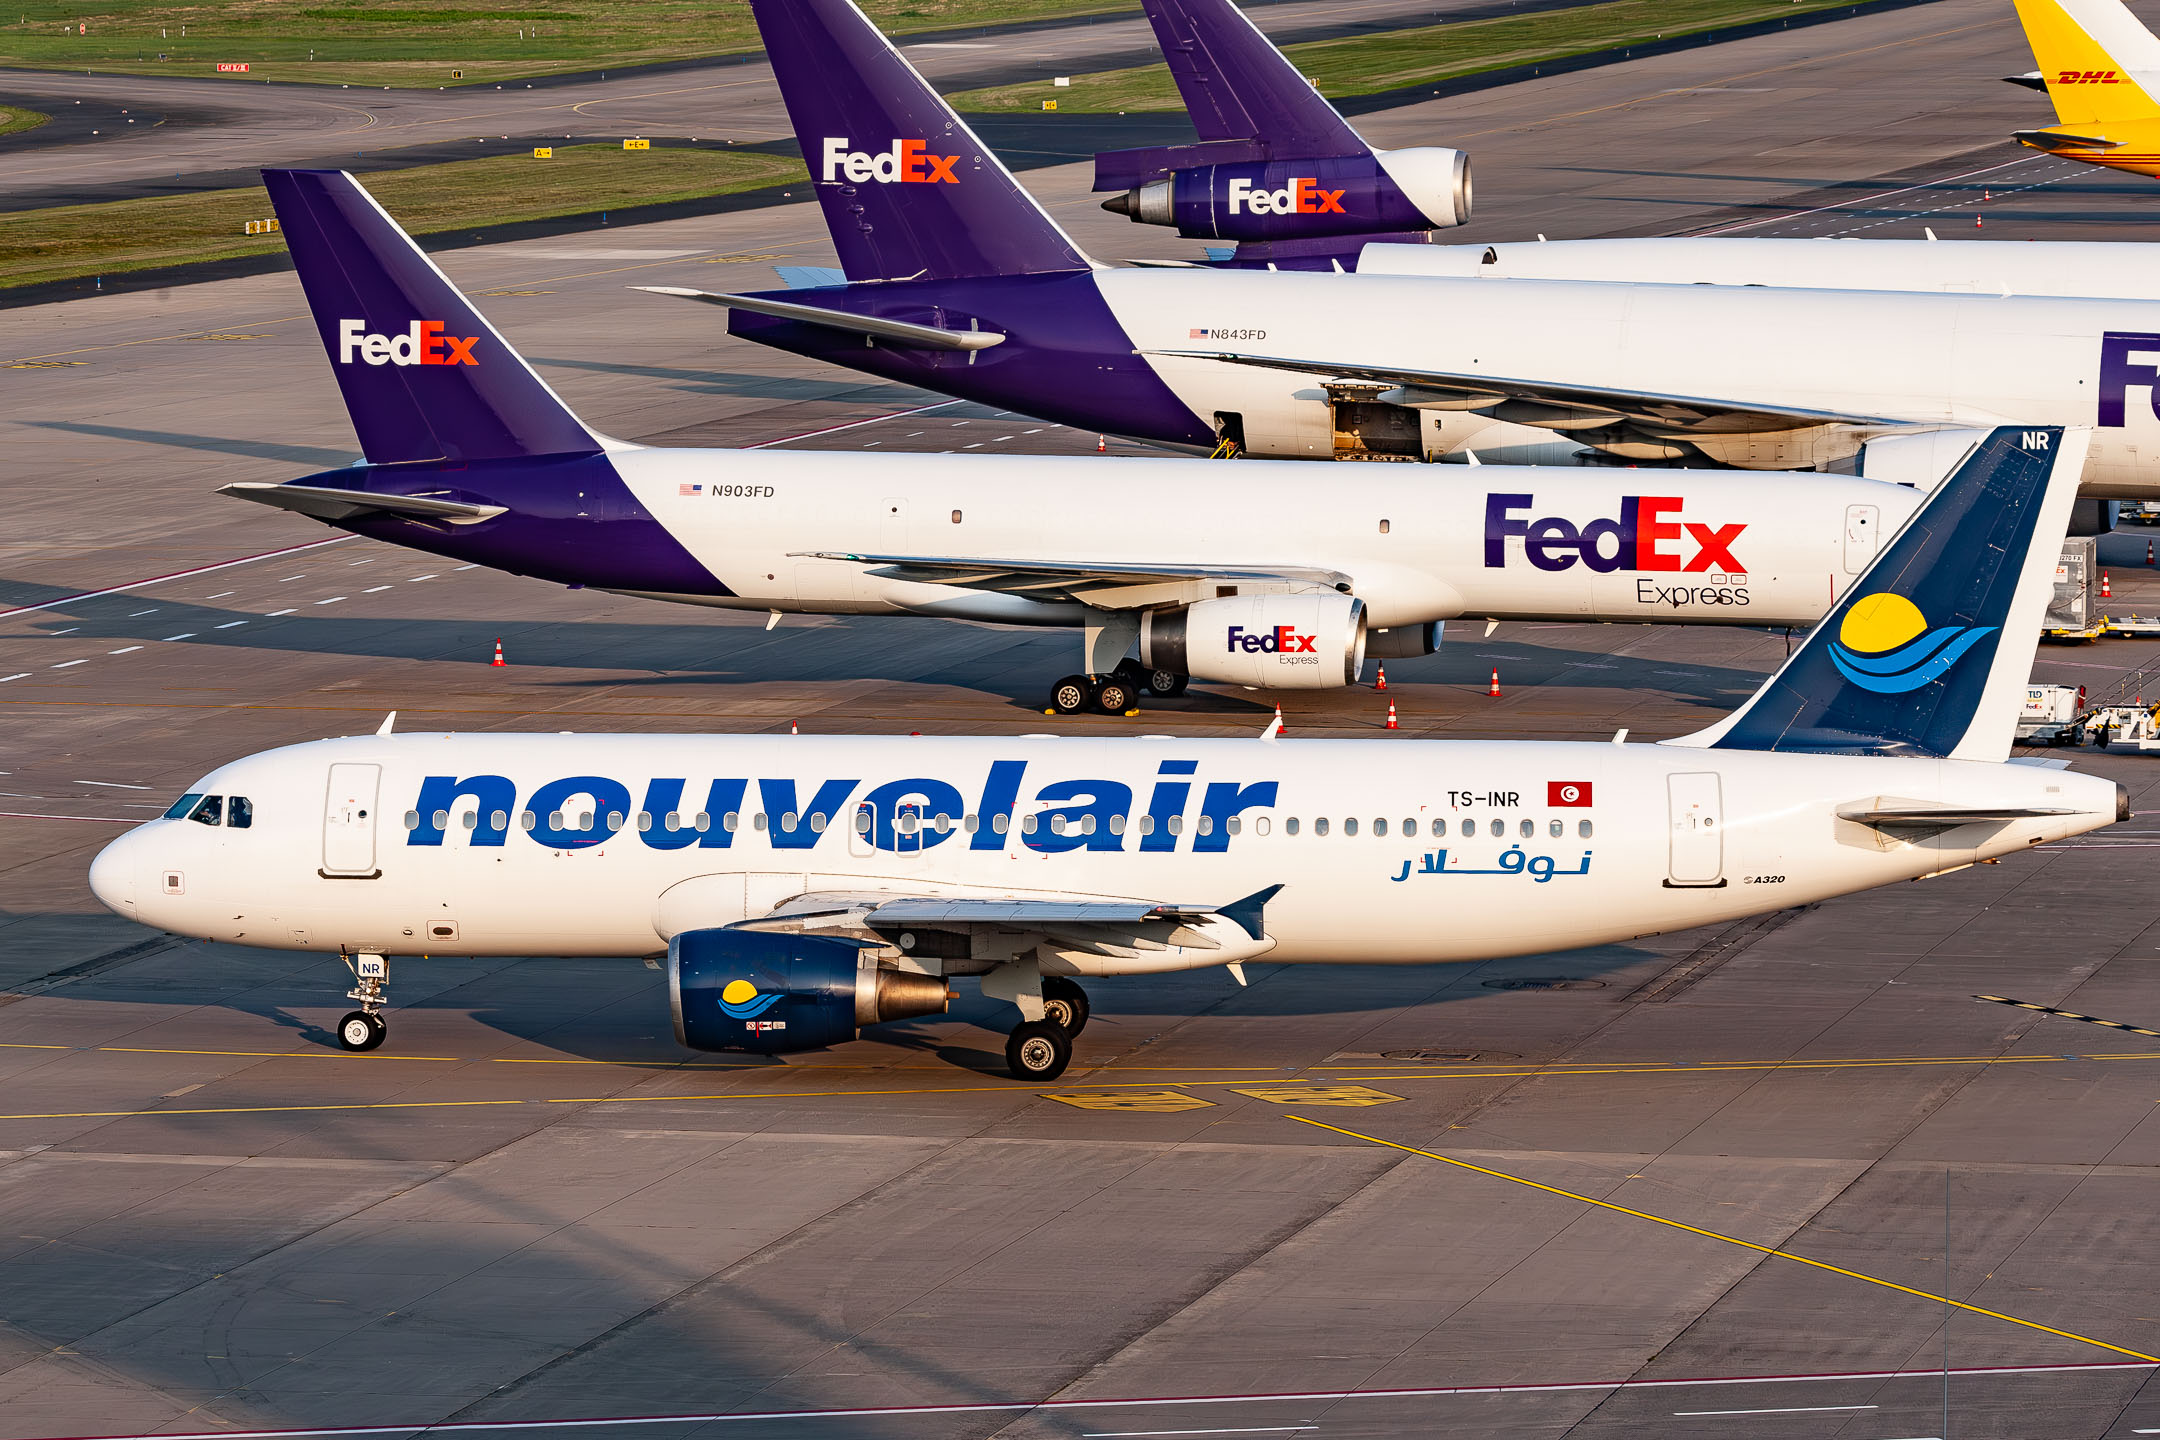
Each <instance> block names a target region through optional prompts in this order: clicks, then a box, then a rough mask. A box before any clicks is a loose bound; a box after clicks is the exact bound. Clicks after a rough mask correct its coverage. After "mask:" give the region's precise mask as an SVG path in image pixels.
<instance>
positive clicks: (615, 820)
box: [607, 810, 624, 835]
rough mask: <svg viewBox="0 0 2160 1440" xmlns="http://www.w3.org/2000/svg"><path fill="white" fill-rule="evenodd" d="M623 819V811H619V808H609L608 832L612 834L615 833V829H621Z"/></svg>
mask: <svg viewBox="0 0 2160 1440" xmlns="http://www.w3.org/2000/svg"><path fill="white" fill-rule="evenodd" d="M623 819H624V816H623V812H622V811H620V810H610V811H608V814H607V828H608V834H610V835H612V834H614V833H615V832H616V831H618V830H620V829H622V827H623Z"/></svg>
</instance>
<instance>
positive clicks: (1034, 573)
mask: <svg viewBox="0 0 2160 1440" xmlns="http://www.w3.org/2000/svg"><path fill="white" fill-rule="evenodd" d="M792 558H799V559H806V560H848V561H852V562H854V563H856V564H858V565H873V566H876V567H877V568H876V569H875V571H873V572H872V573H874V574H876V575H878V576H880V577H882V578H884V579H888V580H912V581H916V582H919V583H921V584H925V585H957V586H961V587H963V588H965V589H970V590H996V591H1002V592H1004V593H1006V594H1010V595H1026V596H1030V597H1032V598H1035V599H1046V600H1079V601H1082V602H1083V603H1085V604H1089V605H1094V606H1098V607H1100V608H1102V609H1106V610H1122V609H1131V608H1134V607H1136V606H1140V605H1145V604H1155V603H1159V599H1160V597H1151V596H1148V595H1145V594H1143V593H1142V592H1143V591H1144V590H1147V589H1150V588H1159V587H1161V586H1163V585H1178V584H1199V585H1238V584H1243V585H1290V586H1294V587H1298V588H1301V589H1310V590H1342V589H1347V588H1348V587H1349V585H1350V577H1349V576H1347V575H1345V574H1343V573H1342V572H1341V571H1339V570H1318V569H1311V568H1307V567H1305V566H1299V565H1120V564H1110V563H1105V564H1088V563H1085V562H1079V561H1062V560H1000V559H985V558H982V557H980V556H965V557H957V556H950V555H864V554H855V553H852V552H847V551H833V550H807V551H798V552H795V555H794V556H793V557H792Z"/></svg>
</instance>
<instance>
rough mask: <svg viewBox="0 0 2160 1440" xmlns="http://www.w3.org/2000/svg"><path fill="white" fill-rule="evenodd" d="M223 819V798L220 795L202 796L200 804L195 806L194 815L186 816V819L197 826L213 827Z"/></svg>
mask: <svg viewBox="0 0 2160 1440" xmlns="http://www.w3.org/2000/svg"><path fill="white" fill-rule="evenodd" d="M224 818H225V797H224V796H222V795H205V796H203V799H202V804H200V805H197V806H196V807H195V813H194V814H192V815H190V816H188V819H190V820H193V821H194V822H195V823H196V824H198V825H215V824H217V823H218V822H219V821H221V820H223V819H224Z"/></svg>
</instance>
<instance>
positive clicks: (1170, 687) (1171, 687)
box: [1145, 670, 1192, 700]
mask: <svg viewBox="0 0 2160 1440" xmlns="http://www.w3.org/2000/svg"><path fill="white" fill-rule="evenodd" d="M1145 683H1146V688H1147V693H1148V694H1150V695H1152V696H1154V697H1155V698H1156V699H1158V700H1170V699H1174V698H1176V697H1177V696H1179V695H1182V694H1184V693H1185V687H1186V686H1187V685H1189V684H1191V683H1192V677H1191V676H1189V675H1180V674H1178V673H1177V672H1176V671H1175V670H1150V671H1148V672H1147V675H1146V677H1145Z"/></svg>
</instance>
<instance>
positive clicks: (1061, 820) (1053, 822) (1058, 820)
mask: <svg viewBox="0 0 2160 1440" xmlns="http://www.w3.org/2000/svg"><path fill="white" fill-rule="evenodd" d="M1050 833H1051V834H1053V835H1062V834H1064V833H1065V817H1064V816H1063V815H1052V816H1051V817H1050Z"/></svg>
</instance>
